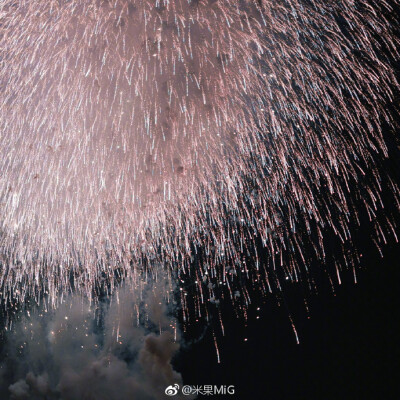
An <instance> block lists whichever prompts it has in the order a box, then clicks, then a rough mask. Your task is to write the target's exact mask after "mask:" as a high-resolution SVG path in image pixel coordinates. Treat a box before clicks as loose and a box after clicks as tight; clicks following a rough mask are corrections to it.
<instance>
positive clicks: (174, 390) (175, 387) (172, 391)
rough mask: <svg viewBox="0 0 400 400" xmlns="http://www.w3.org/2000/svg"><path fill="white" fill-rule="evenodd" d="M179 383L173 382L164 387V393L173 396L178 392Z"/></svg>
mask: <svg viewBox="0 0 400 400" xmlns="http://www.w3.org/2000/svg"><path fill="white" fill-rule="evenodd" d="M178 390H179V385H178V384H177V383H175V385H170V386H168V387H167V388H166V389H165V394H166V395H167V396H175V395H177V394H178Z"/></svg>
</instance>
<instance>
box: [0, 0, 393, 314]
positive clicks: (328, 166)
mask: <svg viewBox="0 0 400 400" xmlns="http://www.w3.org/2000/svg"><path fill="white" fill-rule="evenodd" d="M395 3H396V4H398V2H397V1H396V2H395ZM390 13H391V7H390V5H389V3H387V2H386V1H381V2H379V5H376V2H372V1H367V0H362V1H351V0H342V1H336V2H330V1H329V2H326V1H316V0H314V1H305V0H304V1H301V0H290V1H272V0H262V1H249V0H243V1H239V2H237V1H233V0H225V1H223V2H220V1H205V0H197V1H195V0H192V1H190V0H169V1H168V0H160V1H155V2H154V1H136V0H132V1H125V0H116V1H114V2H109V1H95V0H87V1H83V0H82V1H73V2H71V1H63V0H58V1H47V0H46V1H44V0H43V1H36V2H31V1H26V0H20V1H18V2H17V1H13V0H6V1H3V2H2V4H1V6H0V18H1V19H0V63H1V68H0V87H1V94H0V100H1V101H0V107H1V113H0V115H1V120H0V143H1V150H0V152H1V153H0V154H1V158H0V170H1V176H0V199H1V215H2V217H1V231H2V236H1V249H2V250H1V253H2V266H1V271H0V279H1V287H2V296H3V299H4V300H8V299H14V300H15V299H16V300H23V299H24V298H25V297H26V296H27V295H33V296H35V297H40V296H41V295H42V294H43V293H49V295H50V298H51V299H52V301H53V302H54V301H56V299H57V297H58V295H59V294H60V293H63V292H67V291H69V290H70V289H71V276H73V280H74V288H75V289H77V290H79V291H82V292H84V293H85V294H86V295H87V296H88V297H91V296H92V293H93V289H96V288H97V287H98V286H99V285H101V282H102V281H104V280H105V281H107V282H108V283H109V284H110V285H111V287H112V285H113V281H114V277H115V275H116V274H118V275H119V276H121V277H124V278H126V279H128V280H132V281H134V282H136V281H137V280H138V279H139V280H140V279H143V278H142V276H143V273H145V272H143V270H146V271H148V272H150V273H151V271H152V267H151V266H152V265H153V264H154V263H160V262H161V263H163V264H164V265H165V268H166V269H167V270H169V271H171V273H172V274H174V273H177V274H178V275H179V276H180V278H181V279H182V281H183V280H184V279H185V277H187V276H188V274H189V272H190V278H189V279H191V280H192V281H193V282H194V284H195V285H196V296H195V303H196V309H197V310H198V313H201V308H202V305H203V304H204V303H206V301H207V300H212V301H217V298H216V297H217V293H216V292H217V289H218V287H220V286H221V287H225V288H227V290H228V291H229V293H230V296H231V298H232V299H233V300H235V299H238V298H239V297H240V298H241V301H242V302H243V303H244V304H246V303H248V302H249V301H250V298H249V294H248V291H247V288H246V285H245V284H243V281H245V280H256V281H257V280H261V281H262V282H261V286H262V287H265V290H273V287H278V288H279V287H280V282H279V278H277V277H276V274H275V272H274V271H273V270H274V269H275V268H280V269H281V270H282V271H283V272H284V275H285V276H286V277H287V279H290V280H299V279H300V277H301V275H302V274H304V273H305V270H304V266H306V265H307V257H308V255H307V254H304V251H303V248H304V247H305V246H304V243H305V242H307V243H311V246H312V247H313V249H314V250H313V251H314V253H315V255H316V256H317V257H318V258H319V259H321V260H322V261H323V260H324V259H325V249H324V243H323V241H324V238H323V237H324V232H326V231H327V230H329V231H332V232H334V233H335V234H336V235H337V236H338V237H339V239H340V241H341V242H343V243H348V242H351V240H352V239H351V226H352V224H354V223H355V222H357V220H358V211H357V208H356V207H355V205H354V194H352V193H350V189H349V188H350V187H356V188H357V189H356V192H357V194H356V196H360V197H362V198H363V202H364V205H365V208H366V210H367V211H368V213H369V214H370V216H371V219H372V220H373V219H374V214H375V213H376V210H377V209H378V208H381V207H383V205H382V200H381V196H380V193H381V191H382V187H381V185H382V177H381V176H380V172H379V171H378V169H377V168H376V165H377V163H379V162H380V160H381V159H383V158H384V157H386V156H387V148H386V145H385V142H384V140H383V136H382V123H383V122H385V123H387V124H390V125H392V124H393V119H392V118H393V117H392V116H391V113H390V112H389V111H388V109H387V108H386V105H387V104H388V103H390V102H391V100H392V97H393V90H395V89H397V88H398V84H397V81H396V78H395V76H394V73H393V69H392V68H391V67H390V59H391V58H398V56H399V54H398V48H399V43H398V40H397V39H396V37H395V36H394V35H393V34H392V30H393V29H392V26H391V23H390V21H389V19H387V18H385V15H390ZM378 54H379V55H378ZM365 175H366V176H369V177H370V179H369V180H365V179H364V178H363V177H364V176H365ZM386 180H387V181H388V182H389V185H391V188H390V191H391V192H393V196H394V198H395V199H398V188H397V186H396V185H395V184H394V183H393V182H392V181H391V180H390V177H389V178H387V179H386ZM386 222H387V223H385V224H382V226H379V225H377V226H376V237H375V240H376V241H377V243H378V245H379V243H382V242H385V241H386V236H387V235H388V231H390V230H392V231H393V234H395V226H394V225H393V222H391V221H390V219H389V218H388V219H387V221H386ZM255 237H257V238H259V239H260V240H261V241H262V243H263V246H264V249H265V250H264V251H265V252H266V253H267V254H268V255H269V257H270V259H271V260H272V261H271V262H272V265H273V268H271V271H270V272H269V270H268V266H263V267H264V268H265V269H266V272H265V273H264V274H261V272H259V270H261V266H260V265H259V264H260V262H259V258H260V256H259V255H258V254H257V251H256V249H257V246H256V244H255V240H256V239H255ZM200 248H201V249H202V250H201V256H200V255H196V254H195V251H196V249H200ZM250 249H251V250H252V251H253V253H255V259H256V266H255V269H253V270H250V271H249V270H248V268H249V267H247V266H246V265H245V264H244V263H243V259H242V255H243V254H246V253H247V252H248V251H249V250H250ZM199 251H200V250H199ZM196 257H197V259H199V260H200V263H199V266H198V267H197V268H195V270H194V271H193V269H192V267H191V266H192V264H193V261H196ZM299 260H300V261H299ZM349 263H350V262H349ZM338 271H339V267H338ZM339 279H340V277H339ZM184 294H185V293H184V291H182V303H183V305H185V303H186V299H185V296H184ZM183 308H185V306H184V307H183Z"/></svg>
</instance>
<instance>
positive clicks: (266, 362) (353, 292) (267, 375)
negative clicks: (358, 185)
mask: <svg viewBox="0 0 400 400" xmlns="http://www.w3.org/2000/svg"><path fill="white" fill-rule="evenodd" d="M371 253H377V252H375V251H371ZM384 256H385V257H384V259H381V258H380V256H379V255H377V254H375V255H373V254H371V255H368V259H367V260H365V263H364V266H365V268H364V269H363V270H362V271H360V273H359V275H358V284H357V285H355V284H354V282H353V278H352V274H351V273H350V272H349V273H347V274H344V277H343V282H342V285H341V286H340V287H338V288H337V289H336V293H335V294H333V293H332V290H331V289H330V287H329V286H328V285H325V286H324V287H320V292H319V294H318V295H312V296H310V312H309V315H308V316H309V319H308V318H307V313H306V312H305V307H304V304H303V303H302V302H301V298H299V294H298V293H297V291H296V290H295V289H296V288H293V290H288V291H287V292H286V293H285V297H286V306H280V307H279V306H277V304H276V301H274V299H273V297H272V296H271V298H267V299H266V304H265V305H263V306H262V307H261V311H260V312H259V313H257V312H256V311H255V310H254V309H256V307H254V309H253V310H252V311H251V312H250V313H249V320H248V324H247V327H244V326H243V321H242V320H235V318H234V316H233V315H232V310H231V309H230V307H225V309H224V312H223V314H224V315H225V317H224V321H225V328H226V337H224V338H222V339H220V340H219V343H220V345H219V349H220V354H221V363H220V364H218V363H217V358H216V352H215V348H214V346H213V341H212V333H211V329H209V330H208V331H207V334H206V336H205V337H204V339H203V340H202V341H200V342H199V343H197V344H195V345H193V346H192V347H190V348H189V349H188V350H187V351H183V352H181V353H180V355H179V356H178V357H177V359H176V361H175V362H176V367H177V369H178V370H180V371H181V372H182V374H183V378H184V383H185V384H198V385H200V384H218V385H221V384H226V385H232V384H233V385H235V388H236V396H235V397H234V396H232V397H234V398H237V399H389V398H398V396H399V395H400V391H399V382H400V380H399V378H400V376H399V371H400V365H399V360H400V345H399V338H400V324H399V318H400V317H399V306H400V301H399V294H400V283H399V282H400V263H399V259H400V246H398V245H389V246H387V247H386V248H385V249H384ZM289 304H290V305H289ZM288 309H290V311H291V314H292V316H293V319H294V322H295V325H296V328H297V331H298V334H299V339H300V344H296V341H295V337H294V334H293V331H292V328H291V325H290V322H289V319H288ZM256 315H259V316H260V318H259V319H256ZM244 338H248V341H247V342H244ZM215 397H216V396H214V398H215ZM228 397H229V396H225V398H228Z"/></svg>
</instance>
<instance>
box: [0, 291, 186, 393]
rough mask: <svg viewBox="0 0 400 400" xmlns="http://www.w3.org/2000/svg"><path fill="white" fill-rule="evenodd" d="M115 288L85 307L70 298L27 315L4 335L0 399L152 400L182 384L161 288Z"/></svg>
mask: <svg viewBox="0 0 400 400" xmlns="http://www.w3.org/2000/svg"><path fill="white" fill-rule="evenodd" d="M148 286H149V287H146V285H144V287H142V288H140V289H139V288H135V290H130V289H120V290H119V291H118V292H117V293H116V294H115V295H114V296H113V297H112V298H111V300H109V301H107V302H103V303H102V302H100V303H99V304H97V305H96V306H93V305H92V306H91V305H90V304H89V302H88V301H85V300H82V299H78V298H76V297H74V298H69V299H68V300H66V301H64V303H63V304H62V305H61V306H60V307H58V308H57V310H55V311H52V312H47V311H46V307H45V306H42V307H40V308H39V309H37V310H36V311H35V312H32V315H30V314H29V312H27V313H26V315H25V316H24V317H22V318H21V319H20V320H19V321H18V322H17V323H16V324H14V327H13V329H12V330H11V331H10V332H9V333H8V335H7V344H6V346H5V349H4V354H3V357H2V359H3V360H5V361H4V362H3V364H2V365H1V374H0V386H1V391H0V394H1V395H2V396H1V398H3V396H4V398H9V399H10V400H25V399H30V400H31V399H32V400H39V399H40V400H43V399H47V400H50V399H51V400H53V399H57V400H77V399H82V400H103V399H104V400H106V399H107V400H113V399H118V400H121V399H122V400H123V399H137V400H147V399H148V400H153V399H165V398H166V395H165V393H164V391H165V388H166V387H167V386H168V385H171V384H176V383H177V384H179V385H181V384H182V377H181V374H180V373H179V372H177V371H175V370H174V368H173V366H172V364H171V361H172V359H173V357H174V355H176V354H177V352H178V351H179V348H180V344H179V340H180V336H179V332H178V331H177V327H176V321H175V320H174V319H173V318H172V317H171V316H170V312H171V308H172V306H173V305H172V302H169V303H168V301H166V299H165V297H164V293H165V287H163V285H162V284H158V285H157V284H155V283H154V284H151V285H148Z"/></svg>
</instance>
